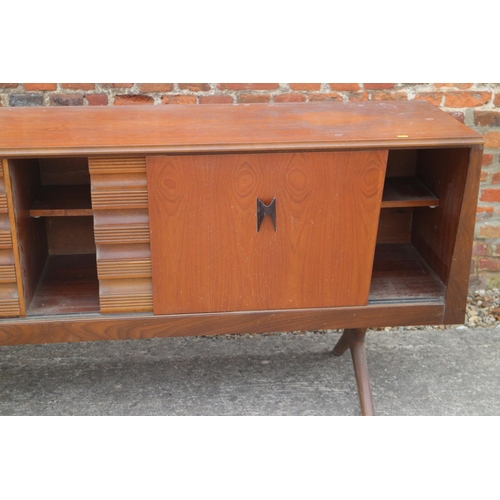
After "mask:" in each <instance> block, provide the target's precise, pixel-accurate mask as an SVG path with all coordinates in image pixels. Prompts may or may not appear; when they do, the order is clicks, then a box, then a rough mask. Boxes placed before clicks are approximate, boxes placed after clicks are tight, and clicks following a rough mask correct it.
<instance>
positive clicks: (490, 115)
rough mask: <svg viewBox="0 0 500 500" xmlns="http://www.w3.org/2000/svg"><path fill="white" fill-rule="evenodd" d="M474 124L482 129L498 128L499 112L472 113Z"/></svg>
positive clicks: (499, 124)
mask: <svg viewBox="0 0 500 500" xmlns="http://www.w3.org/2000/svg"><path fill="white" fill-rule="evenodd" d="M474 123H475V124H476V125H481V126H483V127H500V111H474Z"/></svg>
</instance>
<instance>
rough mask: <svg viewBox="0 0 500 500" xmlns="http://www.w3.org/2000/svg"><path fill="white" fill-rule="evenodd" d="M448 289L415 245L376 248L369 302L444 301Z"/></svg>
mask: <svg viewBox="0 0 500 500" xmlns="http://www.w3.org/2000/svg"><path fill="white" fill-rule="evenodd" d="M444 293H445V286H444V284H443V282H442V281H441V280H440V279H439V277H438V276H437V275H436V274H435V273H434V271H432V269H430V267H429V266H428V265H427V263H426V262H425V261H424V260H423V259H422V257H421V256H420V254H419V253H418V252H417V250H416V249H415V247H414V246H413V245H412V244H411V243H380V244H378V245H377V247H376V249H375V260H374V263H373V273H372V282H371V287H370V296H369V302H370V303H372V302H378V301H388V300H397V301H399V302H402V301H405V300H406V301H407V300H444Z"/></svg>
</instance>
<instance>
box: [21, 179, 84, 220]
mask: <svg viewBox="0 0 500 500" xmlns="http://www.w3.org/2000/svg"><path fill="white" fill-rule="evenodd" d="M30 215H31V216H32V217H67V216H81V215H92V203H91V200H90V186H89V185H77V186H63V185H61V186H41V188H40V192H39V193H38V196H37V197H36V199H35V200H34V202H33V204H32V205H31V208H30Z"/></svg>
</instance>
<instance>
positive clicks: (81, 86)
mask: <svg viewBox="0 0 500 500" xmlns="http://www.w3.org/2000/svg"><path fill="white" fill-rule="evenodd" d="M61 88H63V89H69V90H94V89H95V83H61Z"/></svg>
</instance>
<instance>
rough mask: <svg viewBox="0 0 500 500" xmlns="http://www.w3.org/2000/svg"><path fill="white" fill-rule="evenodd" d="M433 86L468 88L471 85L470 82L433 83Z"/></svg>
mask: <svg viewBox="0 0 500 500" xmlns="http://www.w3.org/2000/svg"><path fill="white" fill-rule="evenodd" d="M433 85H434V87H455V88H457V89H462V90H466V89H470V88H471V87H472V85H473V84H472V83H434V84H433Z"/></svg>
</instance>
